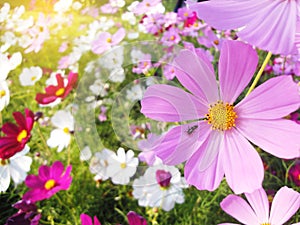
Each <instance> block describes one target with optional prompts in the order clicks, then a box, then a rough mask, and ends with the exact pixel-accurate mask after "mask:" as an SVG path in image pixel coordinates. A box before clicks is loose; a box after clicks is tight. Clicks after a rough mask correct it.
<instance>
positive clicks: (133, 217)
mask: <svg viewBox="0 0 300 225" xmlns="http://www.w3.org/2000/svg"><path fill="white" fill-rule="evenodd" d="M127 219H128V223H129V225H147V221H146V220H145V219H144V218H143V217H142V216H140V215H139V214H137V213H136V212H133V211H130V212H129V213H127ZM80 220H81V225H101V223H100V222H99V220H98V218H97V217H96V216H94V223H93V221H92V218H91V217H89V216H88V215H86V214H84V213H83V214H81V215H80Z"/></svg>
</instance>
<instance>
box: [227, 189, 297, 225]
mask: <svg viewBox="0 0 300 225" xmlns="http://www.w3.org/2000/svg"><path fill="white" fill-rule="evenodd" d="M245 195H246V198H247V200H248V202H249V204H250V205H249V204H248V203H247V202H246V201H245V200H244V199H243V198H241V197H239V196H236V195H228V196H227V197H226V198H225V199H224V200H223V201H222V202H221V208H222V209H223V210H224V211H225V212H226V213H228V214H229V215H231V216H232V217H234V218H235V219H237V220H238V221H240V222H241V223H243V224H246V225H281V224H284V223H285V222H286V221H288V220H289V219H290V218H291V217H292V216H293V215H294V214H295V213H296V212H297V210H298V209H299V207H300V194H299V193H298V192H296V191H294V190H293V189H291V188H288V187H282V188H280V190H279V191H278V192H277V193H276V195H275V196H274V199H273V202H272V206H271V212H270V215H269V201H268V196H267V194H266V192H265V190H264V189H262V188H261V189H258V190H256V191H254V192H253V193H251V194H249V193H246V194H245ZM225 224H233V223H225ZM225 224H223V225H225ZM297 224H299V223H297Z"/></svg>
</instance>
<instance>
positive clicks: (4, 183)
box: [0, 166, 10, 193]
mask: <svg viewBox="0 0 300 225" xmlns="http://www.w3.org/2000/svg"><path fill="white" fill-rule="evenodd" d="M9 184H10V173H9V167H8V166H1V167H0V193H1V192H5V191H6V190H7V189H8V187H9Z"/></svg>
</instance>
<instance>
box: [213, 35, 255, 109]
mask: <svg viewBox="0 0 300 225" xmlns="http://www.w3.org/2000/svg"><path fill="white" fill-rule="evenodd" d="M257 62H258V56H257V53H256V51H255V50H254V49H253V47H252V46H250V45H247V44H244V43H243V42H239V41H229V40H228V41H224V42H223V45H222V49H221V55H220V60H219V80H220V95H221V99H222V100H223V101H224V102H228V103H230V104H233V103H234V101H235V100H236V99H237V97H238V96H239V95H240V94H241V92H242V91H243V90H244V89H245V87H246V86H247V85H248V83H249V82H250V80H251V78H252V76H253V74H254V72H255V70H256V66H257Z"/></svg>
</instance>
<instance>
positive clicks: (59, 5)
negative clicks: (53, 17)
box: [53, 0, 73, 13]
mask: <svg viewBox="0 0 300 225" xmlns="http://www.w3.org/2000/svg"><path fill="white" fill-rule="evenodd" d="M72 2H73V1H72V0H59V1H58V2H56V3H55V4H54V6H53V9H54V11H55V12H58V13H64V12H67V11H68V10H69V9H70V7H71V6H72Z"/></svg>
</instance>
